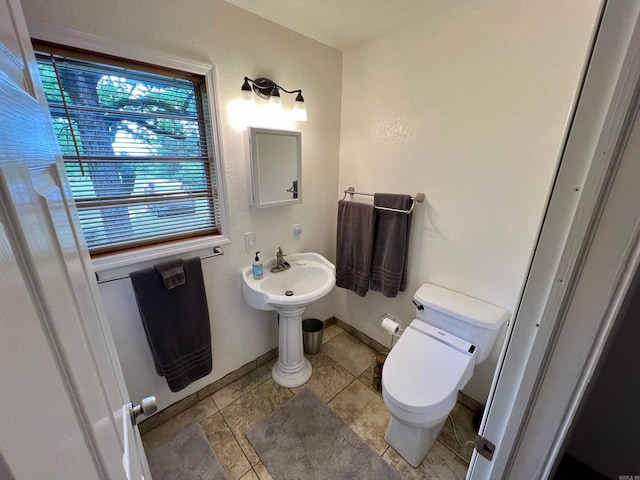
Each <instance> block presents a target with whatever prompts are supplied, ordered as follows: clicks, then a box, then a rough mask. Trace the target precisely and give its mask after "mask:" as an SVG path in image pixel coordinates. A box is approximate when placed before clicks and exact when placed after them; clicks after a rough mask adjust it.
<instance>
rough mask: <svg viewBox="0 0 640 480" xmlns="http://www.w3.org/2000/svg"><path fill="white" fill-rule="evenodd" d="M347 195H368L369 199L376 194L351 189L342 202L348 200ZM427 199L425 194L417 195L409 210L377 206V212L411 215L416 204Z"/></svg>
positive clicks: (412, 200) (346, 191)
mask: <svg viewBox="0 0 640 480" xmlns="http://www.w3.org/2000/svg"><path fill="white" fill-rule="evenodd" d="M347 194H349V195H366V196H367V197H373V196H374V194H373V193H363V192H356V190H355V188H353V187H349V188H347V189H346V190H345V191H344V197H342V200H344V199H346V198H347ZM424 199H425V194H424V193H416V195H415V197H411V208H409V210H398V209H397V208H387V207H378V206H376V207H375V208H376V210H386V211H388V212H398V213H406V214H407V215H408V214H410V213H411V212H413V206H414V205H415V203H416V202H420V203H422V202H424Z"/></svg>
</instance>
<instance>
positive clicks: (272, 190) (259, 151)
mask: <svg viewBox="0 0 640 480" xmlns="http://www.w3.org/2000/svg"><path fill="white" fill-rule="evenodd" d="M247 134H248V139H249V152H250V162H249V166H250V183H251V186H250V190H251V193H252V195H251V200H250V202H251V206H253V207H254V208H266V207H277V206H280V205H291V204H294V203H301V202H302V134H301V133H300V132H294V131H289V130H272V129H267V128H256V127H249V128H248V131H247Z"/></svg>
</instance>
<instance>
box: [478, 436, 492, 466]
mask: <svg viewBox="0 0 640 480" xmlns="http://www.w3.org/2000/svg"><path fill="white" fill-rule="evenodd" d="M474 447H475V449H476V451H477V452H478V453H479V454H480V455H482V456H483V457H484V458H486V459H487V460H489V461H490V460H491V459H492V458H493V452H495V451H496V446H495V445H494V444H493V443H491V442H490V441H489V440H487V439H486V438H484V437H483V436H482V435H476V441H475V443H474Z"/></svg>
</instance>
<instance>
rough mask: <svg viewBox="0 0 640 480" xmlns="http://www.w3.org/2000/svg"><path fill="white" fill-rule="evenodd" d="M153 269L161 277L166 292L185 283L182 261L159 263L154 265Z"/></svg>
mask: <svg viewBox="0 0 640 480" xmlns="http://www.w3.org/2000/svg"><path fill="white" fill-rule="evenodd" d="M153 268H155V269H156V272H158V273H159V274H160V276H162V281H163V282H164V286H165V287H166V289H167V290H171V289H172V288H176V287H179V286H180V285H184V283H185V281H186V277H185V275H184V263H183V262H182V259H178V260H171V261H170V262H164V263H159V264H157V265H154V266H153Z"/></svg>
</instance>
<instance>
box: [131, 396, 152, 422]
mask: <svg viewBox="0 0 640 480" xmlns="http://www.w3.org/2000/svg"><path fill="white" fill-rule="evenodd" d="M157 411H158V404H157V403H156V397H154V396H151V397H147V398H143V399H142V401H141V402H140V405H136V406H135V407H134V406H133V403H131V402H129V416H130V417H131V425H136V424H137V423H138V417H139V416H140V415H144V416H145V417H148V416H149V415H153V414H154V413H156V412H157Z"/></svg>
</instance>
